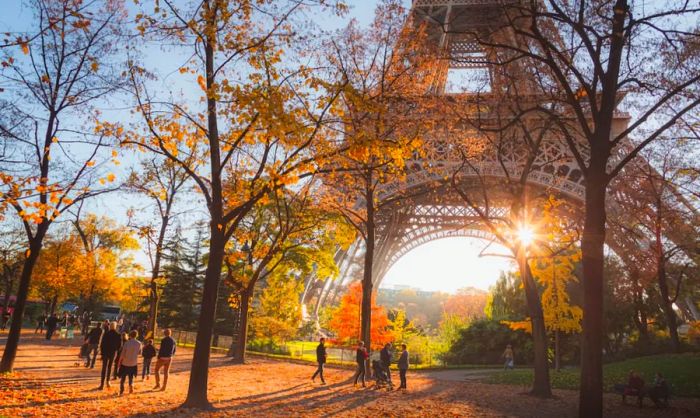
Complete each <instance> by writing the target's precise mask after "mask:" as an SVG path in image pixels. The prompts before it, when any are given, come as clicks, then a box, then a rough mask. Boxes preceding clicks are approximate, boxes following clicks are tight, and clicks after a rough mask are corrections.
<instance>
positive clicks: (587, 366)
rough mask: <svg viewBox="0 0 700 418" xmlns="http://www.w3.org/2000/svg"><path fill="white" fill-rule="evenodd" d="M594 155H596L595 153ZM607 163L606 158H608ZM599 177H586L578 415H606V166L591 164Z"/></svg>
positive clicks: (582, 245)
mask: <svg viewBox="0 0 700 418" xmlns="http://www.w3.org/2000/svg"><path fill="white" fill-rule="evenodd" d="M594 155H595V152H594ZM605 160H607V159H605ZM591 166H592V167H597V168H592V169H591V170H592V171H594V172H596V173H598V176H595V175H589V176H588V177H587V178H586V214H585V221H584V228H583V236H582V239H581V252H582V264H583V283H582V284H583V333H582V338H581V387H580V393H579V416H580V417H582V418H584V417H585V418H589V417H600V416H602V414H603V353H602V347H603V345H602V343H603V331H602V330H603V268H604V267H603V264H604V245H605V220H606V213H605V190H606V187H607V182H606V181H605V178H604V177H603V174H602V173H605V164H604V163H602V162H598V165H597V166H596V165H595V164H593V161H592V162H591Z"/></svg>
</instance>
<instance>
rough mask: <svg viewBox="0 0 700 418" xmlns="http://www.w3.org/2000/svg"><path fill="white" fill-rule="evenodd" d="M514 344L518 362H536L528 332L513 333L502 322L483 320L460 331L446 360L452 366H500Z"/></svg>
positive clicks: (445, 355) (444, 356) (445, 357)
mask: <svg viewBox="0 0 700 418" xmlns="http://www.w3.org/2000/svg"><path fill="white" fill-rule="evenodd" d="M508 344H511V345H512V346H513V350H514V352H515V361H516V363H520V364H522V363H527V362H530V361H531V360H532V338H531V337H530V336H529V335H528V334H527V333H525V332H524V331H513V330H511V329H510V328H509V327H508V326H506V325H503V324H501V323H500V321H497V320H493V319H479V320H476V321H474V322H472V323H471V324H469V326H468V327H467V328H465V329H462V330H461V331H460V332H459V337H458V338H457V340H456V341H455V342H454V343H453V344H452V345H451V346H450V347H449V351H448V352H447V353H445V354H444V355H443V356H442V357H443V358H444V360H445V362H447V363H449V364H496V363H501V362H502V357H501V355H502V354H503V350H504V349H505V348H506V345H508Z"/></svg>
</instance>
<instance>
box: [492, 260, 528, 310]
mask: <svg viewBox="0 0 700 418" xmlns="http://www.w3.org/2000/svg"><path fill="white" fill-rule="evenodd" d="M520 287H521V285H520V278H519V277H518V276H517V274H516V273H513V272H502V273H501V276H500V277H499V278H498V280H496V283H495V284H494V285H493V286H491V288H490V289H489V296H488V299H487V301H486V307H485V308H484V312H485V313H486V317H487V318H488V319H495V320H519V319H522V318H524V317H525V316H527V304H526V302H525V295H524V294H523V292H522V291H521V290H520Z"/></svg>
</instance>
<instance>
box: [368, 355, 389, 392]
mask: <svg viewBox="0 0 700 418" xmlns="http://www.w3.org/2000/svg"><path fill="white" fill-rule="evenodd" d="M372 375H373V376H374V382H375V383H374V384H375V387H376V388H377V389H379V388H382V387H384V386H388V387H389V389H393V388H394V385H393V384H392V383H391V380H389V376H387V374H386V371H385V370H384V368H383V367H382V365H381V363H379V360H372Z"/></svg>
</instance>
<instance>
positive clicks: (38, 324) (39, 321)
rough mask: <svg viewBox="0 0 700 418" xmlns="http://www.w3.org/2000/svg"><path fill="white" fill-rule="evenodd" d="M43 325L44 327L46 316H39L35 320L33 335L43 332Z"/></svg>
mask: <svg viewBox="0 0 700 418" xmlns="http://www.w3.org/2000/svg"><path fill="white" fill-rule="evenodd" d="M44 325H46V315H45V314H41V315H39V318H38V319H37V320H36V329H35V330H34V334H36V333H38V332H39V331H41V332H44Z"/></svg>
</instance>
